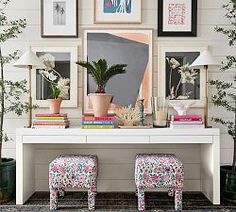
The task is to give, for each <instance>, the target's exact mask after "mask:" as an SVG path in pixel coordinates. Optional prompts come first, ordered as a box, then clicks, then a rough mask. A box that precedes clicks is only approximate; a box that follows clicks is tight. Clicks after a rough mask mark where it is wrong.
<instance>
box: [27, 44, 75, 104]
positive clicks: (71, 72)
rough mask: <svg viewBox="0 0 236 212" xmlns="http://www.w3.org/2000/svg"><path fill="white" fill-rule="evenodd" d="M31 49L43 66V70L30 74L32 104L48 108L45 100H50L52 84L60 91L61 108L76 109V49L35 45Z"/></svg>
mask: <svg viewBox="0 0 236 212" xmlns="http://www.w3.org/2000/svg"><path fill="white" fill-rule="evenodd" d="M31 48H32V51H33V52H35V54H36V55H37V56H38V57H39V59H40V60H41V61H42V62H43V63H44V65H45V68H44V69H40V70H39V69H37V70H35V71H33V72H32V79H33V80H32V94H33V95H32V97H33V98H32V100H33V103H34V104H37V105H38V106H39V107H48V102H47V99H49V98H51V89H52V88H51V82H53V84H56V86H57V87H59V88H60V90H61V92H60V97H61V98H62V99H63V101H62V107H77V95H78V92H77V90H78V89H77V83H78V71H77V65H76V61H77V55H78V52H77V51H78V49H77V47H74V46H59V45H58V46H52V45H50V44H48V45H45V44H44V46H42V45H39V44H36V45H32V47H31ZM44 76H47V77H44Z"/></svg>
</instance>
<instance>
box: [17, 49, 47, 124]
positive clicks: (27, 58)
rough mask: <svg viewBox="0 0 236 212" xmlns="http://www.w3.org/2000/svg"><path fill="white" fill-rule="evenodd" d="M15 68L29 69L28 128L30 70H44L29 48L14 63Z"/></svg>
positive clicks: (30, 105) (30, 119)
mask: <svg viewBox="0 0 236 212" xmlns="http://www.w3.org/2000/svg"><path fill="white" fill-rule="evenodd" d="M13 66H15V67H18V68H25V69H26V68H27V69H29V107H30V108H29V120H28V127H31V125H32V94H31V70H32V69H40V68H45V65H44V64H43V62H42V61H41V60H40V59H39V58H38V57H37V56H36V54H35V53H33V52H32V50H31V48H29V50H28V51H26V52H25V53H24V54H23V55H22V56H21V57H20V58H19V59H18V60H17V61H16V62H15V63H14V65H13Z"/></svg>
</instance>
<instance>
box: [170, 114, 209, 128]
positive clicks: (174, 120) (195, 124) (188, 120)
mask: <svg viewBox="0 0 236 212" xmlns="http://www.w3.org/2000/svg"><path fill="white" fill-rule="evenodd" d="M204 127H205V126H204V123H203V120H202V116H200V115H172V116H171V121H170V128H172V129H173V128H204Z"/></svg>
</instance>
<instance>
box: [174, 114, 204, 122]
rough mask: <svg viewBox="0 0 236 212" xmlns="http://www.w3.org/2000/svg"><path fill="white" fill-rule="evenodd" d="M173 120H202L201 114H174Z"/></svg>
mask: <svg viewBox="0 0 236 212" xmlns="http://www.w3.org/2000/svg"><path fill="white" fill-rule="evenodd" d="M171 121H202V116H200V115H172V116H171Z"/></svg>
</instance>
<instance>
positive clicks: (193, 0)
mask: <svg viewBox="0 0 236 212" xmlns="http://www.w3.org/2000/svg"><path fill="white" fill-rule="evenodd" d="M157 28H158V36H181V37H185V36H186V37H191V36H192V37H195V36H197V0H158V27H157Z"/></svg>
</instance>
